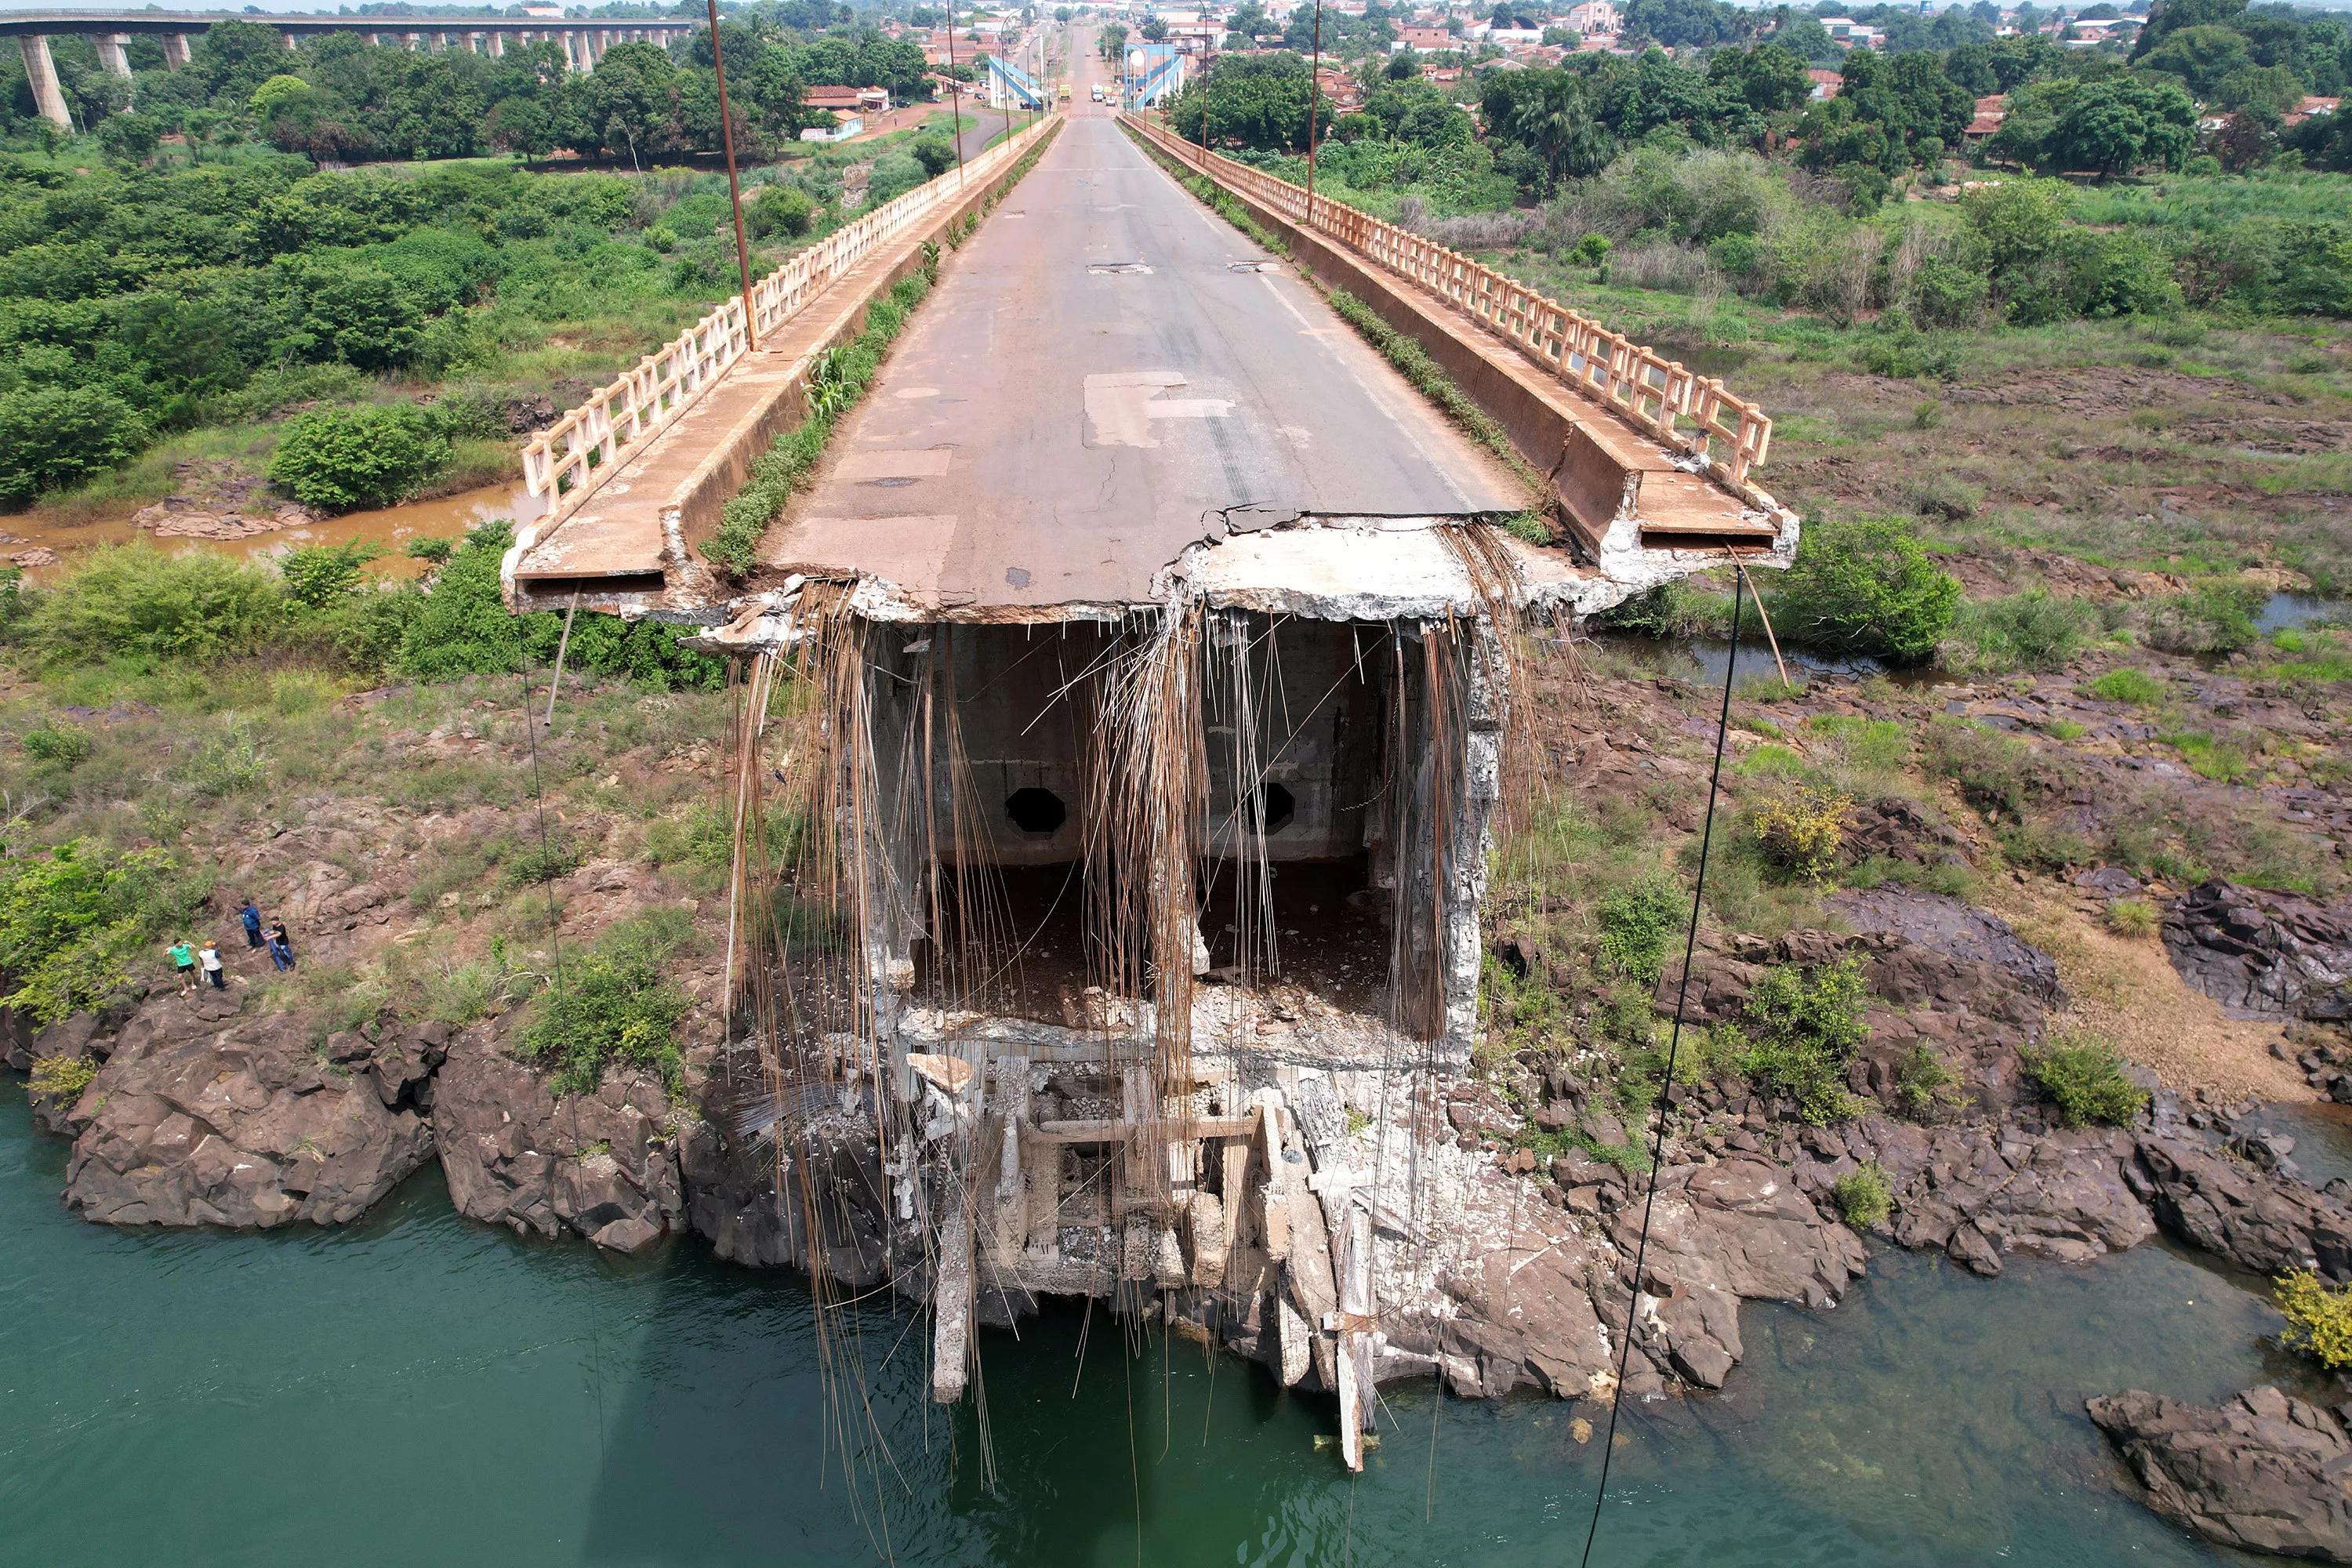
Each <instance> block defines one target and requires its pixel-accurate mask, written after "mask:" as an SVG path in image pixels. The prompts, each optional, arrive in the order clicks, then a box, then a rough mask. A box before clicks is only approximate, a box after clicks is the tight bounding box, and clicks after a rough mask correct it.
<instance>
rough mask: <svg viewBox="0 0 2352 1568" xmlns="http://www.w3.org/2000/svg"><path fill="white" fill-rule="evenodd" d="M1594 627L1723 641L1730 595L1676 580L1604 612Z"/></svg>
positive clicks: (1653, 635) (1728, 614)
mask: <svg viewBox="0 0 2352 1568" xmlns="http://www.w3.org/2000/svg"><path fill="white" fill-rule="evenodd" d="M1592 624H1593V625H1594V626H1605V627H1607V628H1608V629H1609V630H1611V631H1620V632H1632V633H1633V634H1634V635H1636V636H1639V637H1722V636H1724V635H1725V634H1727V632H1729V630H1730V629H1731V595H1728V594H1714V593H1709V592H1707V591H1706V589H1703V588H1698V587H1694V586H1693V585H1692V584H1690V583H1688V582H1686V581H1684V580H1682V579H1679V578H1677V579H1676V580H1675V581H1673V582H1670V583H1661V584H1658V585H1657V586H1656V587H1654V588H1645V589H1643V591H1642V592H1641V593H1638V594H1636V595H1633V597H1631V598H1629V599H1627V600H1626V601H1625V602H1624V603H1622V604H1621V605H1615V606H1614V607H1612V608H1611V609H1606V610H1603V611H1601V613H1600V614H1599V615H1597V616H1593V617H1592Z"/></svg>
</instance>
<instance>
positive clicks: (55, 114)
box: [16, 33, 74, 132]
mask: <svg viewBox="0 0 2352 1568" xmlns="http://www.w3.org/2000/svg"><path fill="white" fill-rule="evenodd" d="M16 47H17V49H18V51H19V52H20V53H22V54H23V55H24V57H25V76H26V79H28V80H29V81H31V83H32V84H33V107H34V108H35V109H37V110H39V111H40V116H41V118H42V119H44V120H46V121H48V122H49V123H50V124H52V125H54V126H56V127H57V128H58V130H60V131H66V132H70V131H72V130H73V128H74V123H73V116H72V115H71V114H68V112H66V94H65V89H64V88H62V87H60V86H59V85H58V62H57V61H56V60H55V59H53V58H50V55H49V40H48V39H47V37H43V36H42V35H40V34H38V33H27V34H26V35H24V36H23V37H19V38H18V39H17V40H16Z"/></svg>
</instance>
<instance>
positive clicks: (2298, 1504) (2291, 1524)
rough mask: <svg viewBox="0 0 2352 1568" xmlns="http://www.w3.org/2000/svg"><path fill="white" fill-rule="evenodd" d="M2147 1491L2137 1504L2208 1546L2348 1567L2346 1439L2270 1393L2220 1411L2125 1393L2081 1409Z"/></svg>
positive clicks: (2350, 1524) (2252, 1394) (2330, 1421)
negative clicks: (2216, 1544) (2214, 1544)
mask: <svg viewBox="0 0 2352 1568" xmlns="http://www.w3.org/2000/svg"><path fill="white" fill-rule="evenodd" d="M2084 1408H2086V1409H2087V1410H2088V1411H2089V1412H2090V1416H2091V1420H2092V1421H2093V1422H2094V1423H2095V1424H2096V1425H2097V1426H2098V1428H2099V1429H2100V1430H2101V1431H2103V1432H2105V1434H2106V1435H2107V1439H2108V1441H2110V1442H2112V1443H2113V1444H2115V1446H2116V1450H2117V1451H2118V1452H2119V1453H2121V1454H2122V1455H2123V1457H2124V1458H2125V1460H2126V1462H2127V1463H2129V1464H2130V1466H2131V1468H2132V1469H2133V1471H2134V1473H2136V1474H2137V1476H2138V1477H2139V1479H2140V1482H2141V1484H2142V1485H2144V1486H2145V1487H2147V1504H2148V1506H2149V1507H2150V1508H2152V1509H2154V1510H2156V1511H2157V1512H2158V1513H2160V1514H2162V1515H2164V1516H2165V1517H2166V1518H2167V1519H2169V1520H2172V1521H2176V1522H2177V1523H2179V1524H2182V1525H2185V1526H2187V1527H2188V1528H2189V1529H2190V1530H2193V1531H2196V1532H2197V1533H2198V1534H2200V1535H2202V1536H2204V1537H2205V1538H2206V1539H2207V1540H2209V1541H2216V1542H2221V1544H2222V1545H2224V1546H2235V1547H2239V1548H2242V1549H2243V1550H2246V1551H2250V1552H2276V1553H2278V1554H2279V1555H2281V1556H2286V1557H2305V1558H2311V1559H2315V1560H2316V1561H2318V1562H2322V1563H2352V1439H2347V1436H2346V1433H2345V1428H2344V1423H2343V1422H2342V1421H2340V1420H2338V1419H2337V1418H2336V1416H2334V1415H2330V1414H2329V1413H2328V1412H2327V1411H2326V1410H2323V1409H2321V1408H2320V1407H2319V1406H2318V1405H2312V1404H2309V1403H2307V1402H2306V1401H2304V1400H2300V1399H2294V1398H2290V1397H2288V1396H2287V1395H2286V1394H2282V1393H2280V1392H2279V1391H2278V1390H2277V1389H2275V1388H2268V1387H2264V1388H2253V1389H2249V1390H2247V1391H2246V1392H2245V1393H2243V1394H2240V1395H2238V1397H2237V1398H2235V1399H2233V1400H2231V1401H2230V1403H2228V1404H2227V1405H2221V1407H2220V1408H2218V1409H2216V1408H2212V1407H2210V1406H2205V1405H2189V1404H2186V1403H2184V1402H2182V1401H2180V1400H2177V1399H2165V1398H2162V1397H2160V1396H2158V1395H2157V1394H2144V1393H2141V1392H2139V1391H2138V1390H2137V1389H2135V1390H2133V1391H2131V1392H2129V1393H2126V1394H2108V1395H2105V1396H2101V1397H2097V1398H2093V1399H2090V1400H2087V1401H2085V1402H2084Z"/></svg>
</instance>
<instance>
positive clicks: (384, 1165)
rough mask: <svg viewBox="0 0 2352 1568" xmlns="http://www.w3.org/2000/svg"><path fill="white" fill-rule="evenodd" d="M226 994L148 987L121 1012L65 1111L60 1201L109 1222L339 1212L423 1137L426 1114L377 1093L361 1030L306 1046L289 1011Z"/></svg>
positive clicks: (374, 1195)
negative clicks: (270, 1011)
mask: <svg viewBox="0 0 2352 1568" xmlns="http://www.w3.org/2000/svg"><path fill="white" fill-rule="evenodd" d="M235 1006H236V1005H235V1004H234V1003H233V1002H230V1001H227V1000H226V999H223V998H215V997H213V996H211V995H209V994H207V995H203V996H198V997H184V996H179V995H176V994H175V995H169V996H159V997H155V998H152V999H151V1000H150V1001H148V1002H147V1003H146V1004H145V1005H143V1006H142V1007H141V1008H140V1009H139V1011H138V1012H137V1013H136V1014H134V1015H133V1016H131V1019H130V1020H129V1021H128V1022H126V1023H125V1025H124V1026H123V1027H122V1029H121V1032H120V1033H119V1034H118V1035H117V1036H116V1037H115V1038H114V1041H113V1044H112V1049H111V1054H110V1056H109V1057H108V1058H107V1061H106V1064H105V1065H104V1066H103V1067H102V1068H100V1069H99V1072H98V1076H97V1077H96V1078H95V1079H92V1080H91V1082H90V1084H89V1088H88V1089H86V1090H85V1091H84V1092H83V1094H82V1096H81V1099H80V1101H79V1104H78V1105H77V1106H76V1107H75V1108H74V1109H73V1110H72V1112H71V1113H70V1114H71V1122H72V1124H73V1125H74V1126H76V1127H78V1128H79V1136H78V1137H77V1138H76V1140H75V1142H74V1151H73V1157H72V1159H71V1161H70V1163H68V1166H67V1168H66V1192H65V1197H66V1202H67V1204H68V1205H69V1206H70V1207H72V1208H73V1209H75V1210H76V1211H77V1212H79V1214H81V1215H83V1216H84V1217H85V1218H88V1219H92V1220H97V1221H100V1222H101V1223H104V1224H109V1225H225V1226H258V1227H268V1226H278V1225H285V1224H288V1223H289V1222H291V1221H294V1220H310V1221H312V1222H314V1223H317V1224H320V1225H341V1224H346V1223H348V1222H349V1221H352V1220H354V1219H357V1218H358V1217H359V1216H360V1215H362V1214H364V1213H366V1212H367V1210H368V1208H369V1207H370V1205H373V1204H374V1203H375V1202H376V1201H377V1200H378V1199H380V1198H382V1197H383V1195H384V1194H387V1193H389V1192H391V1191H392V1189H393V1188H394V1187H395V1186H397V1185H398V1184H400V1182H401V1180H402V1179H403V1178H404V1177H405V1176H407V1175H408V1174H409V1173H411V1172H412V1171H414V1170H415V1169H416V1168H417V1166H419V1165H420V1164H422V1163H424V1162H425V1158H426V1157H427V1156H428V1155H430V1154H431V1153H432V1152H433V1131H432V1129H431V1128H430V1127H429V1126H427V1125H426V1124H425V1121H424V1119H423V1118H422V1117H420V1116H419V1115H417V1113H416V1112H415V1110H411V1109H407V1108H398V1109H395V1108H394V1107H393V1106H389V1105H387V1104H386V1103H385V1102H384V1100H383V1096H382V1095H381V1094H379V1093H378V1091H377V1089H376V1084H375V1080H374V1079H373V1073H372V1068H373V1057H374V1051H375V1047H374V1046H373V1043H371V1042H370V1041H369V1040H367V1039H366V1038H365V1037H362V1036H359V1035H341V1036H335V1037H331V1038H330V1040H329V1041H328V1043H327V1045H326V1047H323V1048H319V1049H314V1048H313V1047H312V1045H311V1042H310V1037H309V1033H308V1031H307V1030H306V1029H305V1027H304V1026H302V1024H301V1023H300V1022H299V1020H297V1019H295V1018H291V1017H289V1016H282V1015H279V1016H261V1017H252V1018H247V1017H242V1016H237V1014H236V1011H235Z"/></svg>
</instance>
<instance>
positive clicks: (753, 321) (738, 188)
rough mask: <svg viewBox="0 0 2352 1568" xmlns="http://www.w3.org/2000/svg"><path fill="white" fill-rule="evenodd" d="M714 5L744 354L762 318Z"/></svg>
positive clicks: (713, 55)
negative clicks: (755, 308) (754, 308)
mask: <svg viewBox="0 0 2352 1568" xmlns="http://www.w3.org/2000/svg"><path fill="white" fill-rule="evenodd" d="M709 5H710V70H711V74H712V75H713V76H716V77H717V78H718V79H719V144H720V145H721V146H723V147H725V148H726V149H727V205H729V206H730V207H731V208H733V209H734V212H735V273H736V276H737V277H738V278H740V279H742V283H743V352H744V353H751V351H752V350H753V349H756V348H758V347H759V346H760V322H759V318H758V317H756V316H754V315H753V314H752V313H751V246H750V245H749V244H747V243H746V242H745V240H744V238H743V185H742V182H741V181H740V180H738V179H737V178H736V176H735V117H734V115H732V114H731V113H730V112H729V111H728V109H727V57H726V56H725V55H724V54H723V53H721V52H720V50H719V0H709Z"/></svg>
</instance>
